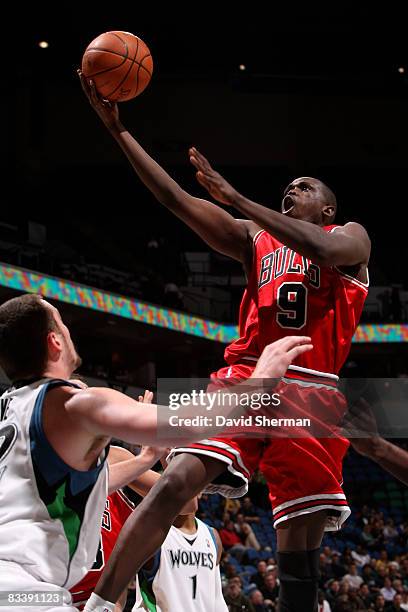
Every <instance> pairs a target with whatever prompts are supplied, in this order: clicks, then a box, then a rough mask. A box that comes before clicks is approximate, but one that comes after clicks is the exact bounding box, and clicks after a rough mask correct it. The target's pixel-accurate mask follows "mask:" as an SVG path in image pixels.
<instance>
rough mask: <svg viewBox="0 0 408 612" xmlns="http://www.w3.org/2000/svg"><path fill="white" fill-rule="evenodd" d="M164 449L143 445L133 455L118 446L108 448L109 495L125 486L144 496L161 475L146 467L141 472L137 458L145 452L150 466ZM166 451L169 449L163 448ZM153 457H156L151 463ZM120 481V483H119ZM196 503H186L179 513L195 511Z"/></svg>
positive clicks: (192, 501) (160, 455)
mask: <svg viewBox="0 0 408 612" xmlns="http://www.w3.org/2000/svg"><path fill="white" fill-rule="evenodd" d="M163 450H164V449H158V448H154V447H151V446H145V447H143V448H142V452H141V453H140V455H137V456H135V455H133V454H132V453H131V452H130V451H128V450H127V449H125V448H121V447H119V446H111V447H110V449H109V457H108V461H109V495H110V494H111V493H113V491H116V490H117V489H120V488H121V487H124V486H127V487H129V488H130V489H132V490H133V491H135V492H136V493H138V494H139V495H141V496H142V497H146V495H147V494H148V493H149V491H150V489H152V488H153V487H154V485H155V484H156V482H157V481H158V480H160V478H161V475H160V474H159V473H158V472H154V471H153V470H150V469H147V470H144V471H143V472H141V470H140V462H139V463H138V462H137V459H139V458H141V457H142V455H144V454H146V455H147V456H150V457H151V459H148V460H147V462H146V459H145V463H150V464H151V466H153V465H155V464H156V463H157V461H158V459H160V458H161V457H162V454H161V453H162V451H163ZM165 450H166V451H167V454H168V451H169V449H168V448H167V449H165ZM153 459H156V460H155V461H154V463H152V461H153ZM120 483H121V484H120ZM195 510H196V503H195V499H193V500H191V501H189V502H187V503H186V505H185V506H184V507H183V508H182V509H181V510H180V514H191V512H195Z"/></svg>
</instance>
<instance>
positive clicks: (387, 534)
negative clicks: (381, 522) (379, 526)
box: [383, 518, 399, 540]
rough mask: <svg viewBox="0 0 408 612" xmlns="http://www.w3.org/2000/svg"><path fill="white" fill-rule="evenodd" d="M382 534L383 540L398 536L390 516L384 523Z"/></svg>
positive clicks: (393, 538)
mask: <svg viewBox="0 0 408 612" xmlns="http://www.w3.org/2000/svg"><path fill="white" fill-rule="evenodd" d="M383 534H384V539H385V540H395V538H398V535H399V534H398V530H397V529H396V527H395V525H394V521H393V520H392V518H390V519H388V520H387V522H386V523H385V527H384V529H383Z"/></svg>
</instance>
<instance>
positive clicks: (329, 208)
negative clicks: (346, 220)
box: [322, 204, 336, 219]
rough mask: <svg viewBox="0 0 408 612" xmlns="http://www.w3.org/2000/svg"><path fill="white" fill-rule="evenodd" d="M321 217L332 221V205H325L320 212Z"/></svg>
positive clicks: (333, 209)
mask: <svg viewBox="0 0 408 612" xmlns="http://www.w3.org/2000/svg"><path fill="white" fill-rule="evenodd" d="M322 213H323V216H324V218H326V219H334V215H335V213H336V209H335V207H334V206H333V204H327V206H325V207H324V208H323V210H322Z"/></svg>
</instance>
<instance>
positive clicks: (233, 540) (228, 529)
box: [219, 521, 247, 561]
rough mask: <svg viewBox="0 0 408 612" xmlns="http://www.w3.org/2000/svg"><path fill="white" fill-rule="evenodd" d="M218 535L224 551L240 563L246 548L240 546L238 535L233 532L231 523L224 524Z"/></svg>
mask: <svg viewBox="0 0 408 612" xmlns="http://www.w3.org/2000/svg"><path fill="white" fill-rule="evenodd" d="M219 534H220V538H221V542H222V545H223V546H224V548H225V550H227V551H228V552H230V553H231V554H233V555H234V557H237V559H238V560H239V561H241V559H242V557H243V555H244V553H245V552H246V550H247V547H246V546H244V544H242V542H241V540H240V537H239V535H238V534H237V532H236V531H235V527H234V523H233V522H232V521H229V522H228V523H225V524H224V526H223V527H222V529H220V531H219Z"/></svg>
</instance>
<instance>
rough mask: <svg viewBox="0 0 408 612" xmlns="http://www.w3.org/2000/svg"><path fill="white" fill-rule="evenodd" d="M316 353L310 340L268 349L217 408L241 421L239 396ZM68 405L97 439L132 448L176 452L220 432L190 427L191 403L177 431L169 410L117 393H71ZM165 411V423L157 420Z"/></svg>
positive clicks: (292, 338) (304, 338)
mask: <svg viewBox="0 0 408 612" xmlns="http://www.w3.org/2000/svg"><path fill="white" fill-rule="evenodd" d="M312 348H313V346H312V344H311V340H310V338H309V337H308V336H286V337H285V338H281V339H280V340H277V341H276V342H273V343H272V344H269V345H268V346H266V347H265V349H264V350H263V352H262V355H261V356H260V358H259V360H258V363H257V365H256V368H255V370H254V373H253V374H252V376H251V378H250V379H248V380H247V381H245V382H244V383H240V384H239V385H236V386H235V387H231V388H230V389H225V390H220V391H219V392H218V393H219V394H218V396H217V398H216V401H215V404H217V402H219V403H220V405H219V407H222V410H223V414H224V415H225V416H226V417H230V416H233V415H234V416H238V415H237V411H238V412H239V411H242V412H241V415H242V414H243V409H242V407H240V405H239V401H238V397H239V395H240V394H241V393H245V395H246V396H250V395H251V394H252V393H254V394H258V393H259V390H260V389H262V390H264V388H263V386H262V385H263V383H262V379H266V380H269V381H271V380H272V379H279V378H281V377H282V376H283V375H284V374H285V372H286V370H287V368H288V366H289V365H290V364H291V363H292V361H294V360H295V359H296V358H297V357H298V356H299V355H301V354H303V353H305V352H307V351H309V350H311V349H312ZM269 385H270V383H269ZM224 393H225V394H226V395H228V396H229V397H232V398H234V397H236V400H235V403H234V401H231V403H229V405H228V406H225V403H226V402H225V403H224V402H222V395H223V394H224ZM206 399H208V405H210V406H212V407H213V408H214V407H216V406H215V404H214V401H210V400H211V399H213V400H214V397H213V395H212V396H211V394H209V395H208V397H207V395H205V394H204V401H206ZM64 405H65V410H66V412H67V415H68V416H69V417H70V418H71V419H72V420H73V421H75V423H76V424H77V425H80V426H81V427H83V428H84V429H85V430H86V431H88V432H89V433H90V434H91V435H92V436H94V437H95V438H103V437H107V438H110V437H114V438H118V439H119V440H124V441H125V442H130V443H133V444H143V445H155V446H157V445H158V443H159V442H160V445H162V446H175V445H182V444H186V443H189V442H193V441H196V440H200V439H202V438H203V437H206V436H208V435H210V434H211V435H215V434H216V433H219V432H220V431H222V429H221V427H217V426H216V424H213V425H212V426H211V427H209V426H208V425H207V424H205V425H204V424H203V425H202V426H194V425H191V424H189V423H191V422H192V419H191V416H192V413H193V412H194V411H195V408H196V406H195V405H194V403H193V402H192V403H191V405H189V406H188V405H187V406H186V405H182V406H180V407H179V408H178V411H177V415H178V421H179V425H178V426H177V427H173V426H169V425H170V423H169V417H168V415H169V413H168V409H167V407H161V406H157V405H155V404H145V403H142V402H137V401H135V400H133V399H132V398H130V397H128V396H126V395H124V394H123V393H120V392H119V391H115V390H114V389H107V388H102V387H94V388H92V387H89V388H86V389H74V388H69V389H68V390H67V393H66V396H65V400H64ZM161 411H163V412H162V414H163V415H164V418H160V419H159V416H160V412H161ZM186 419H188V421H187V420H186Z"/></svg>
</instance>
